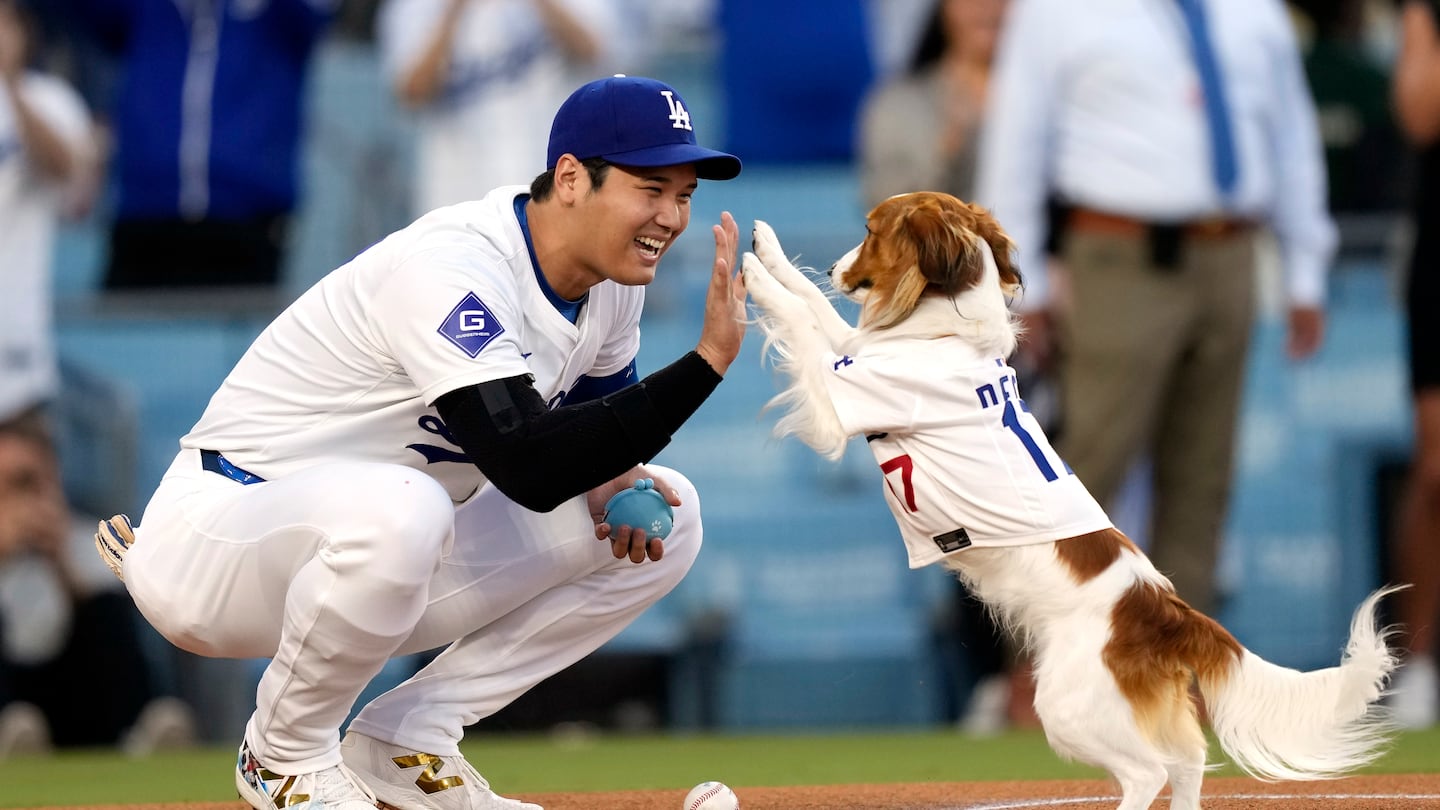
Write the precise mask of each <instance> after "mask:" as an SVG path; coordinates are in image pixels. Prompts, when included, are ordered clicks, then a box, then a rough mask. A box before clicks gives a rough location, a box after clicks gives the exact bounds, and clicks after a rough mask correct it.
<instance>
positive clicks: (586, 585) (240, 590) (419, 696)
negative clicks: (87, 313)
mask: <svg viewBox="0 0 1440 810" xmlns="http://www.w3.org/2000/svg"><path fill="white" fill-rule="evenodd" d="M652 469H653V470H654V471H655V472H656V474H657V475H658V476H660V477H662V478H664V480H665V481H667V482H669V483H670V484H672V485H674V486H675V487H676V488H677V489H678V490H679V493H680V499H681V501H682V505H681V506H680V507H678V508H677V509H676V510H675V525H674V529H673V531H672V533H671V534H670V536H669V537H667V538H666V540H665V556H664V558H663V559H662V560H660V561H659V562H658V563H657V562H648V561H647V562H645V563H643V564H641V565H636V564H634V563H631V562H630V561H629V560H628V559H624V560H617V559H615V558H614V556H613V555H612V554H611V552H610V544H609V543H606V542H603V541H599V540H596V539H595V533H594V524H593V523H592V522H591V519H590V514H589V510H588V508H587V507H586V504H585V498H584V497H583V496H579V497H576V498H573V499H571V500H569V501H567V502H565V503H564V504H561V505H560V506H559V507H558V508H556V509H555V510H553V511H551V512H548V513H544V514H541V513H536V512H531V511H529V510H526V509H524V508H522V507H520V506H517V505H516V504H514V503H513V502H512V501H510V500H509V499H508V498H506V497H505V496H503V495H502V494H500V492H499V491H498V490H496V489H495V488H494V487H493V486H490V485H488V484H487V485H486V486H484V487H483V488H482V489H481V490H480V492H478V493H477V494H476V496H475V497H474V498H472V499H470V500H469V501H467V502H466V503H465V504H463V505H461V506H458V507H457V506H456V505H455V504H453V503H452V502H451V501H450V498H449V496H448V495H447V494H446V492H445V490H444V489H442V488H441V487H440V485H439V484H437V483H436V482H435V481H434V480H432V479H431V478H430V477H429V476H427V475H425V474H424V473H423V472H420V471H417V470H415V469H412V468H410V467H404V466H399V465H393V464H376V463H368V462H345V463H332V464H324V465H319V466H316V467H313V468H311V469H309V470H306V471H304V472H302V473H299V474H296V475H292V476H289V477H287V478H283V479H280V480H275V481H267V482H264V483H259V484H249V485H245V484H240V483H238V482H236V481H232V480H231V479H229V478H227V477H225V476H223V475H219V474H216V473H213V472H208V471H206V470H203V469H202V468H201V466H200V455H199V452H198V451H196V450H183V451H181V453H180V454H179V455H178V456H177V457H176V460H175V462H174V463H173V464H172V465H171V467H170V469H169V471H168V472H167V473H166V474H165V477H164V479H163V480H162V481H161V483H160V486H159V487H158V488H157V490H156V492H155V494H154V496H153V497H152V498H151V500H150V503H149V505H148V506H147V507H146V509H145V513H144V516H143V517H142V519H141V521H140V525H139V527H138V528H137V529H136V542H135V545H134V546H133V547H132V548H131V549H130V551H129V552H128V554H127V555H126V559H125V569H124V573H125V584H126V586H127V587H128V589H129V591H130V593H131V595H132V596H133V598H134V600H135V604H136V605H137V606H138V607H139V609H140V611H141V613H142V614H144V616H145V618H146V619H147V620H149V622H150V623H151V624H152V625H154V626H155V628H156V629H157V630H158V631H159V632H160V633H161V634H162V635H164V636H165V637H166V638H167V639H169V640H170V641H171V642H172V643H174V644H175V645H176V646H178V647H181V648H182V649H186V650H189V651H191V652H195V653H198V654H200V655H206V656H216V657H226V658H255V657H268V658H271V659H272V660H271V662H270V664H269V666H268V667H267V668H266V670H265V672H264V674H263V675H262V676H261V679H260V685H259V689H258V690H257V696H256V709H255V713H254V714H253V715H252V716H251V719H250V721H249V724H248V726H247V729H246V731H247V735H248V737H249V741H250V744H251V746H252V749H253V750H254V752H255V754H256V756H257V757H259V758H260V760H261V761H262V762H264V763H265V764H266V765H267V766H268V767H271V768H274V769H276V770H279V771H281V772H295V773H307V772H310V771H314V770H319V769H321V768H325V767H329V766H331V765H335V764H337V763H339V762H340V750H339V726H340V724H341V723H342V722H344V720H345V717H346V716H347V714H348V713H349V711H350V708H351V706H352V704H353V703H354V701H355V698H356V697H357V696H358V695H359V694H360V691H361V690H362V689H363V688H364V687H365V685H366V684H367V683H369V681H370V679H371V678H372V677H374V676H375V674H376V673H378V672H379V671H380V669H381V667H382V666H384V664H385V662H386V660H388V659H389V658H390V657H392V656H395V655H404V654H408V653H412V652H419V651H423V650H430V649H435V648H438V647H441V646H444V645H446V644H450V647H449V648H448V649H446V650H445V651H444V652H442V653H441V654H440V655H439V656H438V657H437V658H436V659H435V660H434V661H433V662H431V663H430V664H429V665H428V666H426V667H425V668H424V669H423V670H421V671H420V672H419V673H418V674H416V675H415V676H414V677H413V678H411V679H410V680H408V681H406V682H405V683H402V684H401V685H399V686H398V687H396V688H395V689H392V690H390V691H389V692H386V693H385V694H383V695H381V696H380V697H379V698H377V699H375V700H374V701H373V702H371V703H370V704H369V705H368V706H366V707H364V709H363V710H362V711H361V712H360V714H359V715H358V716H357V717H356V718H355V720H354V721H353V722H352V724H351V728H354V729H355V730H356V731H359V732H361V733H364V734H367V735H370V736H374V737H377V738H379V739H384V740H389V741H392V742H394V743H396V744H398V745H401V746H404V747H408V748H414V749H415V750H417V751H426V752H429V753H433V754H440V755H453V754H458V753H459V742H460V739H461V737H462V735H463V729H464V727H465V726H466V725H468V724H470V723H474V722H476V721H477V720H479V719H481V718H483V717H487V716H489V715H491V714H493V713H495V712H496V711H498V710H499V709H501V708H503V707H504V706H506V705H507V704H509V703H510V702H511V701H513V700H514V699H515V698H517V697H519V696H520V695H521V694H523V693H524V692H525V691H526V690H528V689H530V688H531V687H533V686H534V685H536V684H537V683H539V682H540V681H541V680H543V679H545V678H547V677H549V676H550V675H552V674H554V673H556V672H559V671H560V670H561V669H564V668H565V667H567V666H569V665H571V664H573V663H575V662H576V661H578V660H580V659H581V658H583V657H584V656H586V655H588V654H589V653H591V652H593V651H594V650H596V649H598V648H599V647H600V646H601V645H602V644H604V643H605V642H606V641H608V640H609V639H611V638H613V637H614V636H615V635H616V634H618V633H619V632H620V631H621V630H622V629H624V628H625V626H626V625H628V624H629V623H630V622H632V621H633V620H634V619H635V618H636V617H637V616H639V615H640V613H641V612H643V611H644V610H645V609H646V608H647V607H649V606H650V605H652V604H654V603H655V602H656V601H658V600H659V599H660V598H661V597H662V596H664V595H665V594H666V593H669V592H670V590H671V589H673V588H674V587H675V585H677V584H678V583H679V582H680V580H681V579H682V578H683V577H684V576H685V574H686V573H687V572H688V571H689V569H690V566H691V565H692V564H693V563H694V561H695V557H696V555H697V554H698V553H699V550H700V542H701V525H700V502H699V496H698V494H697V493H696V491H695V488H694V486H693V485H692V484H691V483H690V481H689V480H688V479H686V478H685V477H684V476H682V475H681V474H680V473H678V472H676V471H674V470H670V469H668V468H664V467H656V466H652ZM451 642H454V643H453V644H451Z"/></svg>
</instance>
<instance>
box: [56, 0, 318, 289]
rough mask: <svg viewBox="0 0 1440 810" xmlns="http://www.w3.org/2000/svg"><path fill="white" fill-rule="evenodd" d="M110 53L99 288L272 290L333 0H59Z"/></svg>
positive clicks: (289, 214) (296, 182) (280, 264)
mask: <svg viewBox="0 0 1440 810" xmlns="http://www.w3.org/2000/svg"><path fill="white" fill-rule="evenodd" d="M67 2H69V3H70V5H71V13H72V19H74V20H75V21H76V22H77V23H78V24H81V25H83V26H84V28H85V30H86V32H87V33H88V34H90V35H92V36H93V37H94V38H95V40H96V41H97V43H98V44H99V45H100V46H101V47H103V48H104V49H105V50H106V51H108V52H109V53H111V54H113V55H114V56H115V57H116V58H117V59H118V62H119V65H118V66H119V72H120V75H119V79H118V88H117V90H116V98H115V100H114V109H113V110H112V111H111V125H112V127H113V129H114V135H115V142H116V150H117V151H116V153H115V156H114V169H115V181H116V191H117V199H116V202H115V211H114V222H113V224H112V227H111V231H110V258H109V266H108V268H107V271H106V276H105V282H104V284H105V287H106V288H108V289H112V290H118V289H133V288H156V287H204V286H217V285H226V286H229V285H261V286H273V285H274V284H275V283H276V282H277V281H278V280H279V275H280V271H281V269H282V260H283V255H284V249H285V247H286V234H287V228H288V224H289V220H290V216H291V213H292V212H293V210H294V209H295V206H296V200H297V194H298V191H297V186H298V184H299V180H298V174H299V151H300V145H301V143H302V138H301V130H302V108H303V100H304V96H305V83H306V74H307V70H308V67H309V64H310V61H311V57H312V55H313V53H314V50H315V46H316V44H317V43H318V42H319V41H320V39H321V37H322V36H323V35H324V33H325V31H326V28H327V25H328V23H329V22H330V20H331V19H332V17H333V15H334V12H335V7H336V5H337V3H338V0H67Z"/></svg>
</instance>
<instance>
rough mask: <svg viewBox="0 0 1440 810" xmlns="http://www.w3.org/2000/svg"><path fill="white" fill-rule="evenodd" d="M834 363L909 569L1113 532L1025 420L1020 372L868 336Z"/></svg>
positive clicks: (847, 420)
mask: <svg viewBox="0 0 1440 810" xmlns="http://www.w3.org/2000/svg"><path fill="white" fill-rule="evenodd" d="M867 340H868V341H869V342H868V343H866V345H865V346H864V348H863V349H861V351H860V352H859V353H858V354H857V355H855V356H848V355H846V356H839V355H835V356H832V358H831V360H832V362H831V366H832V373H831V374H828V375H826V378H825V379H826V383H827V385H828V386H829V389H830V394H831V400H832V402H833V403H834V405H835V411H836V413H837V414H838V415H839V417H840V421H841V423H842V424H843V425H844V427H845V429H846V430H847V431H848V432H849V433H850V434H851V435H864V436H865V437H866V440H867V441H868V442H869V445H870V449H871V450H872V451H873V452H874V454H875V460H876V461H878V462H879V463H880V470H881V472H883V473H884V474H885V500H886V502H887V503H888V504H889V505H890V510H891V511H892V512H894V513H895V519H896V521H897V522H898V523H899V525H900V531H901V534H902V536H903V537H904V539H905V545H906V547H907V550H908V553H909V558H910V567H912V568H919V567H921V566H924V565H929V564H930V563H933V562H936V561H937V560H939V559H941V558H942V557H944V556H945V555H946V554H950V553H953V552H958V551H961V550H963V549H966V548H969V547H971V546H1014V545H1024V544H1027V543H1046V542H1051V541H1054V540H1058V539H1061V538H1065V537H1073V536H1076V535H1080V534H1086V533H1088V532H1093V531H1099V530H1101V529H1107V528H1110V527H1111V526H1112V524H1111V522H1110V518H1109V517H1107V516H1106V514H1105V511H1104V510H1103V509H1101V507H1100V505H1099V504H1098V503H1096V501H1095V499H1094V498H1093V497H1091V495H1090V493H1089V491H1088V490H1086V489H1085V486H1084V484H1082V483H1081V482H1080V480H1079V479H1078V478H1077V477H1076V476H1075V475H1074V473H1072V472H1071V471H1070V469H1069V468H1068V467H1067V466H1066V465H1065V462H1064V461H1062V460H1061V459H1060V457H1059V456H1058V455H1057V454H1056V453H1055V451H1054V449H1053V448H1051V446H1050V442H1049V440H1048V439H1046V438H1045V434H1044V432H1042V431H1041V429H1040V424H1039V423H1038V422H1037V421H1036V420H1035V417H1033V416H1031V415H1030V413H1029V411H1027V410H1026V408H1025V403H1024V402H1023V401H1022V400H1021V399H1020V393H1019V391H1018V390H1017V388H1016V383H1015V371H1014V370H1013V369H1011V368H1010V367H1009V366H1007V365H1006V364H1005V362H1004V360H1002V359H1000V358H998V357H982V356H980V355H978V354H977V353H976V352H975V350H974V349H973V348H971V347H970V345H969V344H968V343H966V342H965V340H964V339H962V338H959V337H941V338H935V339H931V340H921V339H917V338H916V337H915V336H914V335H898V334H897V335H894V336H887V335H886V334H885V333H883V332H880V333H872V334H870V335H868V336H867Z"/></svg>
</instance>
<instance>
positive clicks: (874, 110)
mask: <svg viewBox="0 0 1440 810" xmlns="http://www.w3.org/2000/svg"><path fill="white" fill-rule="evenodd" d="M1006 4H1007V0H938V2H935V3H934V9H933V11H932V13H931V15H930V18H929V21H928V23H927V24H926V26H925V28H924V31H923V33H922V34H921V36H920V39H919V43H918V45H917V46H916V48H915V53H914V56H913V57H912V59H911V61H910V65H909V68H908V70H906V71H905V73H904V74H903V75H899V76H896V77H894V78H892V79H889V80H887V81H884V82H883V83H881V84H880V85H878V86H877V87H875V88H874V89H873V90H872V91H871V92H870V93H869V94H868V95H867V96H866V98H865V102H864V105H863V106H862V108H861V118H860V164H861V178H860V179H861V191H862V193H863V195H864V198H865V205H866V206H867V207H873V206H875V205H878V204H879V203H880V202H881V201H883V200H885V199H886V198H887V197H891V196H893V195H895V194H902V193H905V192H909V191H920V190H927V191H943V192H946V193H947V194H953V195H955V196H956V197H959V198H960V199H962V200H970V199H973V198H974V196H975V161H976V155H977V153H978V141H979V137H980V119H981V116H982V115H983V113H984V110H985V97H986V93H987V90H988V87H989V83H990V67H991V63H992V61H993V58H994V55H995V44H996V41H997V40H998V38H999V35H1000V24H1001V21H1002V18H1003V17H1004V13H1005V7H1006ZM1027 388H1028V386H1026V387H1023V388H1022V390H1026V389H1027ZM956 597H957V598H956V610H955V611H954V613H953V614H952V615H949V616H946V617H943V619H942V625H943V627H942V632H943V631H949V632H947V635H951V636H953V637H954V640H955V642H956V644H957V645H958V646H959V648H960V649H959V651H958V652H959V654H960V657H961V660H962V661H963V662H964V665H965V672H964V673H963V676H962V677H961V679H960V681H961V684H962V688H961V690H960V692H961V694H962V695H968V696H969V697H968V702H967V705H966V706H964V707H962V709H961V712H960V727H961V728H962V729H963V730H965V731H968V732H970V733H974V734H987V733H994V732H996V731H999V730H1000V729H1002V728H1004V727H1005V726H1006V725H1008V724H1009V723H1010V722H1012V721H1015V722H1022V723H1028V721H1030V720H1031V715H1032V714H1033V711H1025V710H1023V706H1024V704H1026V703H1027V702H1028V701H1027V700H1026V698H1028V697H1030V696H1032V694H1033V693H1032V692H1031V688H1032V687H1031V685H1030V683H1029V679H1028V678H1026V677H1024V676H1025V673H1026V670H1025V668H1024V667H1023V666H1020V667H1017V668H1015V677H1013V678H1012V677H1010V676H1008V675H1007V674H1006V670H1007V669H1008V668H1010V667H1009V665H1007V658H1011V657H1013V656H1012V655H1011V653H1010V652H1008V651H1007V648H1006V642H1005V640H1004V637H1003V634H1002V633H1001V631H1000V630H999V629H998V628H996V627H995V624H994V622H993V621H992V620H991V617H990V613H989V611H987V610H986V609H985V608H984V606H983V605H982V604H981V603H980V602H979V601H978V600H976V599H975V598H974V597H973V596H971V595H970V593H969V592H968V591H967V590H966V588H965V586H964V585H963V584H960V583H959V582H958V581H957V583H956ZM965 685H968V688H966V687H965ZM1012 697H1014V698H1017V700H1016V702H1015V704H1016V705H1013V706H1012V703H1011V698H1012Z"/></svg>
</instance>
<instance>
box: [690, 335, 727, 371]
mask: <svg viewBox="0 0 1440 810" xmlns="http://www.w3.org/2000/svg"><path fill="white" fill-rule="evenodd" d="M695 353H696V354H698V355H700V359H702V360H704V361H705V362H706V363H708V364H709V365H710V368H711V369H713V370H714V371H715V373H716V374H719V375H720V376H721V377H724V376H725V372H726V371H729V370H730V363H731V362H733V361H734V359H735V356H734V355H731V354H727V353H725V352H722V351H720V350H719V349H716V348H714V347H713V346H710V345H709V344H707V343H704V342H701V343H700V345H698V346H696V347H695Z"/></svg>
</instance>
